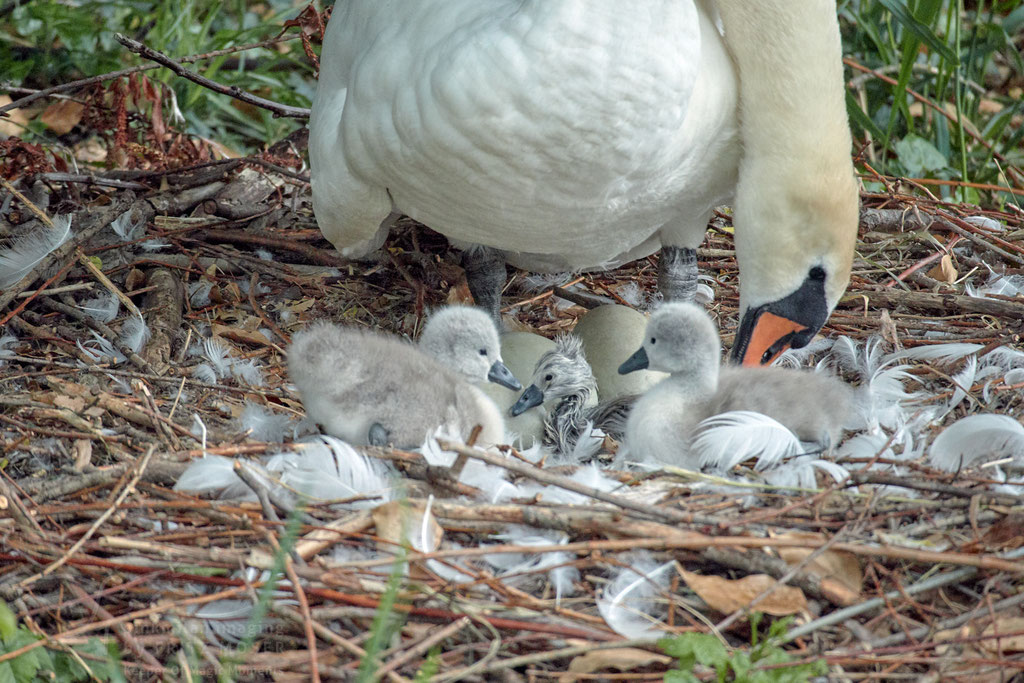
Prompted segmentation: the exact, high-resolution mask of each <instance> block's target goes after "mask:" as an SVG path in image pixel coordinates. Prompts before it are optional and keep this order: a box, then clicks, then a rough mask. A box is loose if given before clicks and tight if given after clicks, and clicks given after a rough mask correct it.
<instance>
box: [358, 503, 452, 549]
mask: <svg viewBox="0 0 1024 683" xmlns="http://www.w3.org/2000/svg"><path fill="white" fill-rule="evenodd" d="M425 512H426V504H425V503H409V502H407V501H401V500H393V501H391V502H390V503H385V504H384V505H378V506H377V507H375V508H374V509H373V512H372V513H371V515H372V517H373V523H374V524H375V525H376V527H377V536H378V537H379V538H381V539H382V540H383V541H386V542H387V543H381V544H380V545H381V550H383V551H384V552H388V553H393V552H395V550H396V549H397V548H398V546H402V545H408V544H410V541H409V539H411V538H415V539H416V540H417V544H419V539H420V534H421V531H422V526H423V515H424V513H425ZM427 527H428V529H427V537H428V538H427V547H426V548H424V550H427V551H431V550H436V549H437V547H438V546H439V545H441V538H442V537H443V536H444V529H443V528H441V525H440V524H438V523H437V520H436V519H434V515H433V514H430V515H429V518H428V519H427Z"/></svg>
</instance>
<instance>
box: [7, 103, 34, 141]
mask: <svg viewBox="0 0 1024 683" xmlns="http://www.w3.org/2000/svg"><path fill="white" fill-rule="evenodd" d="M11 102H12V100H11V97H10V95H0V107H5V106H7V105H8V104H10V103H11ZM28 122H29V116H28V114H27V113H26V112H25V110H24V109H12V110H10V111H9V112H7V115H6V116H0V136H4V137H19V136H21V135H24V134H25V129H26V128H27V127H28Z"/></svg>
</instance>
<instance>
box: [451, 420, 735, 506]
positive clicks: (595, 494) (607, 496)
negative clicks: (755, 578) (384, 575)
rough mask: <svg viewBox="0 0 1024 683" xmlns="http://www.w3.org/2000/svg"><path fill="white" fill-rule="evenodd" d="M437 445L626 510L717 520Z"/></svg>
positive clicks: (475, 451)
mask: <svg viewBox="0 0 1024 683" xmlns="http://www.w3.org/2000/svg"><path fill="white" fill-rule="evenodd" d="M437 443H438V445H439V446H440V447H441V448H442V449H444V450H446V451H452V452H454V453H458V454H459V455H465V456H468V457H470V458H474V459H475V460H482V461H483V462H485V463H487V464H488V465H494V466H495V467H501V468H503V469H506V470H508V471H510V472H515V473H516V474H521V475H523V476H524V477H529V478H530V479H533V480H535V481H539V482H541V483H544V484H550V485H552V486H557V487H559V488H563V489H566V490H567V491H573V492H575V493H580V494H582V495H584V496H588V497H590V498H594V499H596V500H600V501H604V502H605V503H611V504H612V505H617V506H619V507H621V508H625V509H627V510H633V511H634V512H639V513H641V514H644V515H649V516H651V517H656V518H659V519H664V520H668V521H670V522H678V523H683V524H715V523H717V522H718V520H717V519H714V518H710V517H705V516H703V515H696V514H690V513H687V512H682V511H680V510H675V509H672V508H663V507H658V506H655V505H646V504H644V503H637V502H635V501H632V500H630V499H628V498H624V497H622V496H617V495H615V494H613V493H605V492H604V491H599V490H597V489H595V488H591V487H589V486H584V485H583V484H580V483H579V482H576V481H573V480H572V479H570V478H569V477H563V476H561V475H558V474H552V473H550V472H546V471H544V470H542V469H540V468H538V467H534V466H533V465H528V464H526V463H522V462H519V461H518V460H511V459H509V458H506V457H504V456H500V455H495V454H493V453H489V452H487V451H482V450H480V449H478V448H469V447H467V446H464V445H462V444H459V443H455V442H454V441H447V440H444V439H438V440H437Z"/></svg>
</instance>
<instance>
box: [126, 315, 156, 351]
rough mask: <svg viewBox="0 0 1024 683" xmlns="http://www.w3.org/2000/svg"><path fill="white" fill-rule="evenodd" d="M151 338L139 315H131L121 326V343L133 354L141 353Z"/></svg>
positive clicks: (144, 320)
mask: <svg viewBox="0 0 1024 683" xmlns="http://www.w3.org/2000/svg"><path fill="white" fill-rule="evenodd" d="M151 336H152V334H151V333H150V331H149V326H148V325H146V319H145V318H143V317H142V316H141V315H133V316H131V317H129V318H128V319H127V320H125V321H124V323H122V324H121V343H122V344H124V345H125V346H127V347H128V348H129V349H131V350H132V352H133V353H138V352H139V351H141V350H142V347H143V346H145V345H146V342H148V341H149V338H150V337H151Z"/></svg>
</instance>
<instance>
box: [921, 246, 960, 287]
mask: <svg viewBox="0 0 1024 683" xmlns="http://www.w3.org/2000/svg"><path fill="white" fill-rule="evenodd" d="M959 276H960V274H959V273H958V272H957V270H956V268H955V267H953V257H952V256H950V255H949V254H943V256H942V258H941V259H939V265H937V266H935V267H934V268H932V269H931V270H929V271H928V277H930V278H932V279H935V280H938V281H939V282H945V283H947V284H950V285H951V284H953V283H954V282H956V279H957V278H958V277H959Z"/></svg>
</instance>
